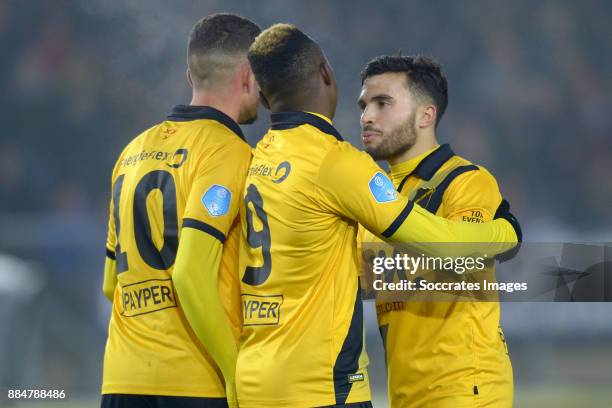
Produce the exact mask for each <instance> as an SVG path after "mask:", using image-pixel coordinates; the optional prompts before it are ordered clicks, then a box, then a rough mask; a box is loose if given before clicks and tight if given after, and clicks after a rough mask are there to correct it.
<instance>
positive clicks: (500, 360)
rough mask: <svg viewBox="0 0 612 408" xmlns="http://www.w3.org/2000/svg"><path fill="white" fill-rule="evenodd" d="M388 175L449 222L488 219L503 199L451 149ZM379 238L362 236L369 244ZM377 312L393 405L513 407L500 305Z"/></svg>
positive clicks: (385, 307)
mask: <svg viewBox="0 0 612 408" xmlns="http://www.w3.org/2000/svg"><path fill="white" fill-rule="evenodd" d="M390 176H391V179H392V180H393V183H394V185H395V186H396V187H397V190H398V191H399V192H400V193H401V194H402V195H404V196H406V197H408V198H410V199H413V200H414V201H415V202H416V203H418V204H420V205H421V206H423V207H424V208H426V209H428V210H429V211H430V212H432V213H434V214H437V215H439V216H443V217H445V218H448V219H454V220H461V221H466V222H473V223H481V222H485V221H489V220H491V219H492V218H493V216H494V214H495V211H496V209H497V207H498V206H499V204H500V202H501V195H500V193H499V189H498V186H497V182H496V181H495V179H494V178H493V176H492V175H491V174H490V173H489V172H488V171H487V170H486V169H484V168H482V167H478V166H475V165H473V164H472V163H470V162H469V161H467V160H465V159H463V158H461V157H459V156H456V155H455V154H454V153H453V152H452V150H451V148H450V147H449V146H448V145H443V146H440V147H438V148H436V149H434V150H432V151H430V152H427V153H425V154H423V155H421V156H419V157H416V158H414V159H411V160H408V161H407V162H404V163H400V164H397V165H394V166H391V173H390ZM360 235H361V234H360ZM377 241H379V240H378V238H376V237H375V236H374V235H373V234H372V233H370V232H367V231H366V232H365V233H364V234H363V242H364V243H367V242H377ZM392 252H393V250H392V249H390V253H392ZM466 278H467V279H470V277H469V275H468V276H467V277H466ZM376 309H377V315H378V322H379V325H380V331H381V334H382V335H383V342H384V344H385V351H386V361H387V374H388V394H389V401H390V405H391V407H393V408H417V407H419V408H420V407H436V408H445V407H449V408H450V407H453V408H460V407H466V408H467V407H496V408H497V407H500V408H502V407H511V406H512V395H513V381H512V366H511V363H510V359H509V356H508V353H507V348H506V345H505V341H504V338H503V333H502V332H501V328H500V327H499V317H500V311H499V303H497V302H478V301H463V302H452V303H451V302H434V301H432V302H403V303H402V302H381V301H378V302H377V308H376Z"/></svg>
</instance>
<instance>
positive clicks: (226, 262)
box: [101, 14, 260, 408]
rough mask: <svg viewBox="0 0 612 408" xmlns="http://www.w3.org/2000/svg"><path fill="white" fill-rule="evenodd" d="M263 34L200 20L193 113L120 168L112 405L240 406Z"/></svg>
mask: <svg viewBox="0 0 612 408" xmlns="http://www.w3.org/2000/svg"><path fill="white" fill-rule="evenodd" d="M259 32H260V29H259V27H257V25H255V24H254V23H253V22H251V21H249V20H247V19H244V18H242V17H239V16H236V15H232V14H215V15H211V16H208V17H206V18H204V19H202V20H200V21H199V22H198V23H197V24H196V25H195V26H194V27H193V29H192V31H191V34H190V36H189V43H188V58H187V61H188V71H187V74H188V80H189V84H190V85H191V87H192V88H193V93H192V100H191V103H190V105H189V106H186V105H177V106H175V107H174V108H173V109H172V112H171V113H170V115H169V116H168V117H167V118H166V119H165V120H163V121H162V122H160V123H159V124H157V125H155V126H153V127H151V128H150V129H148V130H146V131H144V132H143V133H141V134H140V135H139V136H137V137H136V138H135V139H133V140H132V141H131V142H130V143H129V144H128V145H127V147H126V148H125V149H124V150H123V152H122V153H121V155H120V156H119V159H118V160H117V163H116V165H115V168H114V170H113V174H112V200H111V203H110V217H109V218H110V219H109V228H108V240H107V244H106V253H107V258H106V266H105V271H104V287H103V291H104V294H105V295H106V296H107V297H108V299H110V300H111V301H112V303H113V307H112V315H111V319H110V324H109V333H108V341H107V343H106V350H105V354H104V373H103V383H102V394H103V395H102V403H101V404H102V407H108V408H122V407H130V408H133V407H137V408H138V407H147V408H157V407H159V408H170V407H183V408H189V407H211V408H216V407H227V406H228V403H229V405H231V406H234V405H235V403H236V402H235V399H236V398H235V385H234V383H235V380H234V374H235V364H236V355H237V347H236V339H237V337H238V335H239V332H240V328H241V325H242V322H241V314H240V297H239V289H238V288H239V284H238V281H237V279H238V278H237V276H236V273H235V270H236V268H237V262H238V243H239V240H238V239H239V226H238V225H239V220H238V218H237V216H238V207H239V205H240V203H241V202H242V190H243V186H244V178H245V175H246V170H247V168H248V165H249V162H250V158H251V149H250V147H249V145H248V144H247V143H246V141H245V139H244V135H243V134H242V131H241V129H240V127H239V126H238V123H250V122H252V121H253V120H255V118H256V117H257V106H258V103H259V87H258V86H257V83H256V82H255V78H254V76H253V73H252V70H251V68H250V65H249V62H248V60H247V50H248V48H249V45H250V44H251V43H252V41H253V40H254V39H255V37H256V36H257V34H258V33H259ZM219 292H221V295H220V293H219ZM226 313H227V316H226ZM228 317H229V319H228ZM226 390H227V395H226ZM226 396H227V399H226Z"/></svg>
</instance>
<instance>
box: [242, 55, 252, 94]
mask: <svg viewBox="0 0 612 408" xmlns="http://www.w3.org/2000/svg"><path fill="white" fill-rule="evenodd" d="M252 76H253V72H252V71H251V67H250V65H249V63H248V62H246V63H243V64H242V65H241V66H240V86H241V87H242V91H243V92H244V93H247V94H250V93H251V92H253V91H254V88H253V87H254V84H253V80H252V78H251V77H252Z"/></svg>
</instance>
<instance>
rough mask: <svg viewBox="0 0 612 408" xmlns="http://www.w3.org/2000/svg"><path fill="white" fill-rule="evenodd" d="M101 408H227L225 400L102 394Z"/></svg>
mask: <svg viewBox="0 0 612 408" xmlns="http://www.w3.org/2000/svg"><path fill="white" fill-rule="evenodd" d="M100 407H101V408H228V405H227V401H226V399H225V398H199V397H168V396H163V395H136V394H104V395H102V403H101V405H100Z"/></svg>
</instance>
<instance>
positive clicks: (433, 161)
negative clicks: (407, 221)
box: [397, 143, 455, 192]
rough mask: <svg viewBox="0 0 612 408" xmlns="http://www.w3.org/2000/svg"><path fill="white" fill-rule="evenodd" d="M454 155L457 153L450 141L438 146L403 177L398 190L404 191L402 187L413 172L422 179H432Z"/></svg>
mask: <svg viewBox="0 0 612 408" xmlns="http://www.w3.org/2000/svg"><path fill="white" fill-rule="evenodd" d="M454 155H455V153H454V152H453V150H452V149H451V147H450V145H449V144H448V143H446V144H443V145H442V146H440V147H438V148H437V149H435V150H434V151H433V152H431V153H429V154H428V155H427V156H425V157H424V158H423V160H421V162H420V163H419V164H418V165H417V166H416V167H415V169H414V170H412V171H411V172H410V173H408V174H407V175H406V176H405V177H404V178H403V179H402V181H401V182H400V183H399V185H398V186H397V191H400V192H401V191H402V189H403V188H404V184H406V181H408V178H410V176H412V175H413V174H414V175H415V176H418V177H419V178H421V179H422V180H427V181H429V180H431V178H432V177H433V176H434V174H436V172H437V171H438V170H440V167H442V165H443V164H444V163H446V162H447V161H448V160H449V159H450V158H451V157H453V156H454Z"/></svg>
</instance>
